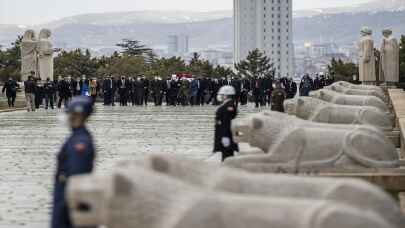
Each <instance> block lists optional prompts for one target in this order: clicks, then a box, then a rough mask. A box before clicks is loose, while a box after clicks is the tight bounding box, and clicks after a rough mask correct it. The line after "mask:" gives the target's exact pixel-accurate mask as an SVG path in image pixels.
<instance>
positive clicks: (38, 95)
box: [34, 78, 44, 109]
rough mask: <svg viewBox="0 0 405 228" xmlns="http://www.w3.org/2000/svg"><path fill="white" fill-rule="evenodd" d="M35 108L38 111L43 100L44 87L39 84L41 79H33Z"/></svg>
mask: <svg viewBox="0 0 405 228" xmlns="http://www.w3.org/2000/svg"><path fill="white" fill-rule="evenodd" d="M35 84H36V87H35V92H34V94H35V108H36V109H39V107H40V106H41V105H42V103H43V100H44V87H43V85H42V84H41V79H40V78H37V79H35Z"/></svg>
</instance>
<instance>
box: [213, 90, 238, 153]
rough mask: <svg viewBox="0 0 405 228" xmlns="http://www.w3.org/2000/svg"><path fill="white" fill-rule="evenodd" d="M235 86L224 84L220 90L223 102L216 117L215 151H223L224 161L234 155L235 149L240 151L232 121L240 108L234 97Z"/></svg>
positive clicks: (220, 99)
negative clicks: (234, 137)
mask: <svg viewBox="0 0 405 228" xmlns="http://www.w3.org/2000/svg"><path fill="white" fill-rule="evenodd" d="M235 94H236V92H235V88H233V87H232V86H223V87H221V89H220V90H219V91H218V95H217V96H218V97H217V100H218V101H219V102H221V103H222V105H221V106H219V107H218V109H217V112H216V117H215V141H214V150H213V151H214V153H217V152H221V153H222V161H225V160H226V159H227V158H228V157H232V156H234V153H235V151H239V147H238V144H236V143H235V142H234V140H233V136H232V131H231V122H232V120H233V119H235V118H236V116H237V114H238V110H237V107H236V104H235V100H234V99H233V98H234V96H235Z"/></svg>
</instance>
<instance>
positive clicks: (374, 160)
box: [225, 112, 399, 170]
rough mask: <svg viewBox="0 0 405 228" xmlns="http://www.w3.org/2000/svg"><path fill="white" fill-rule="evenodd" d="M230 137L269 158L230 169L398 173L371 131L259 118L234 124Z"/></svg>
mask: <svg viewBox="0 0 405 228" xmlns="http://www.w3.org/2000/svg"><path fill="white" fill-rule="evenodd" d="M232 131H233V134H234V138H235V140H236V141H237V142H247V143H249V144H250V145H251V146H253V147H258V148H260V149H262V150H263V151H265V152H267V153H268V154H264V155H250V156H240V157H236V158H231V159H229V160H227V161H226V162H225V164H227V165H228V166H231V167H238V168H243V167H244V166H250V164H252V166H256V167H260V166H261V165H262V166H280V167H283V166H285V167H292V168H295V169H297V170H299V169H300V168H343V169H346V168H355V167H357V168H397V167H399V157H398V153H397V151H396V148H395V146H394V145H393V144H392V142H391V141H389V139H387V138H386V137H385V135H384V133H383V132H382V131H381V130H379V129H377V128H374V127H372V126H365V125H334V124H323V123H315V122H311V121H306V120H301V119H298V118H296V117H294V116H289V115H287V114H283V113H276V112H263V113H259V114H252V115H250V116H248V117H246V118H244V119H238V120H235V121H234V122H233V123H232Z"/></svg>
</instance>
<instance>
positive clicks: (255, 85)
mask: <svg viewBox="0 0 405 228" xmlns="http://www.w3.org/2000/svg"><path fill="white" fill-rule="evenodd" d="M252 90H253V96H254V100H255V107H256V108H259V106H260V105H262V104H263V95H264V83H263V78H256V79H253V81H252Z"/></svg>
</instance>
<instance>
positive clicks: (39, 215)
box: [0, 105, 255, 228]
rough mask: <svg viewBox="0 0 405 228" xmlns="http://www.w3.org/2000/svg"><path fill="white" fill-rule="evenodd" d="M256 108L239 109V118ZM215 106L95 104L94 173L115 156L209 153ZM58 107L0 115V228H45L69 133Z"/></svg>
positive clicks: (107, 167) (109, 164)
mask: <svg viewBox="0 0 405 228" xmlns="http://www.w3.org/2000/svg"><path fill="white" fill-rule="evenodd" d="M253 111H255V110H254V109H253V108H251V107H245V108H242V110H241V116H243V115H245V114H246V113H250V112H253ZM214 112H215V108H214V107H212V106H206V107H154V106H149V107H147V108H145V107H142V108H141V107H103V106H101V105H100V106H97V112H96V114H95V115H94V116H93V117H92V118H91V122H90V128H91V131H92V133H93V135H94V138H95V140H96V144H97V153H98V155H97V164H96V171H97V172H106V171H108V170H110V169H111V167H112V166H113V165H114V164H115V162H116V161H118V160H125V159H132V158H134V157H136V156H140V155H144V154H148V153H152V152H159V153H175V154H181V155H184V156H187V157H191V158H195V159H204V158H207V157H208V156H209V155H210V151H211V149H212V143H213V142H212V140H213V124H214V121H213V118H214ZM60 115H62V112H61V111H45V110H40V111H38V112H35V113H27V112H25V111H16V112H10V113H0V228H17V227H18V228H19V227H27V228H44V227H47V226H48V221H49V211H50V199H51V198H50V197H51V192H52V176H53V172H54V169H55V161H56V153H57V152H58V150H59V148H60V146H61V144H62V143H63V141H64V139H65V138H66V137H67V136H68V134H69V131H68V130H67V128H66V127H65V126H63V124H61V123H59V122H58V119H60V118H58V116H60Z"/></svg>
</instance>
